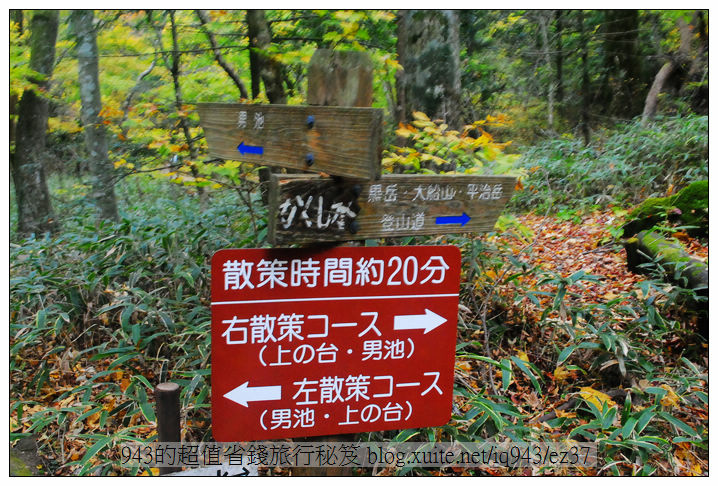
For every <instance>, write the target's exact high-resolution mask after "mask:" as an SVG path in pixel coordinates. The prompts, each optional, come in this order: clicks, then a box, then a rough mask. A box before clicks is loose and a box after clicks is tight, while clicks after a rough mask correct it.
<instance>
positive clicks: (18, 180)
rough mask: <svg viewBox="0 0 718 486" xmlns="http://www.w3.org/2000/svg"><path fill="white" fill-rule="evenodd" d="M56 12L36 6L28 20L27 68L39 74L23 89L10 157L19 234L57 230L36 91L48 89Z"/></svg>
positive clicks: (41, 101) (44, 112)
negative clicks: (38, 76)
mask: <svg viewBox="0 0 718 486" xmlns="http://www.w3.org/2000/svg"><path fill="white" fill-rule="evenodd" d="M58 15H59V14H58V11H57V10H37V11H35V12H34V14H33V15H32V19H31V20H30V69H32V70H34V71H36V72H38V73H40V74H41V75H42V77H41V78H37V79H32V80H31V82H32V83H33V84H34V85H35V86H34V88H31V89H26V90H25V91H24V93H23V95H22V98H21V99H20V102H19V106H18V121H17V127H16V141H15V153H14V154H11V157H10V168H11V173H12V178H13V182H14V186H15V196H16V201H17V209H18V227H17V231H18V233H19V234H20V235H21V236H27V235H29V234H32V233H35V234H42V233H46V232H54V231H57V230H59V224H58V222H57V221H56V219H55V215H54V212H53V209H52V203H51V201H50V192H49V190H48V188H47V181H46V179H45V167H44V164H43V158H44V157H45V136H46V131H47V116H48V101H47V99H46V98H45V97H44V96H43V95H41V94H38V93H37V92H36V90H37V91H39V92H44V91H46V90H47V88H48V84H49V83H48V80H49V78H50V76H51V75H52V70H53V66H54V64H55V41H56V40H57V29H58Z"/></svg>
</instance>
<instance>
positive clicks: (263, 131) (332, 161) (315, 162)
mask: <svg viewBox="0 0 718 486" xmlns="http://www.w3.org/2000/svg"><path fill="white" fill-rule="evenodd" d="M197 111H198V112H199V116H200V124H201V125H202V128H203V129H204V133H205V137H206V139H207V144H208V145H209V154H210V156H213V157H219V158H222V159H230V160H242V161H246V162H252V163H256V164H259V165H267V166H274V167H284V168H288V169H301V170H308V171H312V172H325V173H327V174H332V175H336V176H344V177H353V178H357V179H365V180H369V179H375V178H377V177H378V176H379V173H380V158H381V127H382V112H381V110H380V109H376V108H344V107H329V106H286V105H249V104H236V103H235V104H231V103H229V104H228V103H199V104H198V105H197Z"/></svg>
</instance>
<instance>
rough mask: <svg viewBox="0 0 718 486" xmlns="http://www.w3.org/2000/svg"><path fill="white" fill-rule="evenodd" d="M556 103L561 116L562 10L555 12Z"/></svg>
mask: <svg viewBox="0 0 718 486" xmlns="http://www.w3.org/2000/svg"><path fill="white" fill-rule="evenodd" d="M556 103H557V105H558V109H559V115H562V114H563V10H556Z"/></svg>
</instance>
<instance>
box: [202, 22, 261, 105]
mask: <svg viewBox="0 0 718 486" xmlns="http://www.w3.org/2000/svg"><path fill="white" fill-rule="evenodd" d="M195 12H196V13H197V17H198V18H199V22H200V26H201V29H202V32H204V35H206V36H207V39H208V40H209V43H210V45H211V46H212V52H214V59H215V60H216V61H217V64H219V65H220V66H221V67H222V69H224V72H226V73H227V75H228V76H229V77H230V78H231V79H232V81H234V85H235V86H237V89H238V90H239V95H240V97H242V98H244V99H247V98H249V94H248V93H247V88H245V87H244V83H243V82H242V80H241V79H240V78H239V74H237V72H236V71H235V70H234V69H232V66H230V65H229V63H228V62H227V61H226V60H225V59H224V56H222V52H221V51H220V50H219V47H218V46H217V41H216V40H215V39H214V34H212V32H210V30H209V28H208V27H207V24H208V23H209V18H208V17H207V14H206V12H205V11H204V10H195Z"/></svg>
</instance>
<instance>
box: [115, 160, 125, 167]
mask: <svg viewBox="0 0 718 486" xmlns="http://www.w3.org/2000/svg"><path fill="white" fill-rule="evenodd" d="M126 163H127V161H126V160H125V159H120V160H116V161H115V168H117V167H122V166H123V165H125V164H126Z"/></svg>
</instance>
